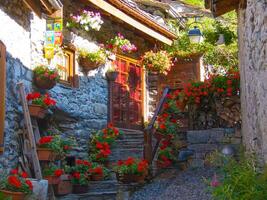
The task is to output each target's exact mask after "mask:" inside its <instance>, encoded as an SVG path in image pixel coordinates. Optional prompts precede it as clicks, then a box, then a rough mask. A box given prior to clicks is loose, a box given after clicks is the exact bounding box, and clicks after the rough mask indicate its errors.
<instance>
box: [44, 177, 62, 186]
mask: <svg viewBox="0 0 267 200" xmlns="http://www.w3.org/2000/svg"><path fill="white" fill-rule="evenodd" d="M44 179H46V180H48V184H49V185H57V184H59V183H60V177H57V176H45V177H44Z"/></svg>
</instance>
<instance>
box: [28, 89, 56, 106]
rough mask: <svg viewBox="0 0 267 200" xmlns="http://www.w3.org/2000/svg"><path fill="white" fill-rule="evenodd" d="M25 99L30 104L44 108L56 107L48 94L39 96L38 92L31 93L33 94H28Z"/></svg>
mask: <svg viewBox="0 0 267 200" xmlns="http://www.w3.org/2000/svg"><path fill="white" fill-rule="evenodd" d="M26 99H27V100H28V102H30V103H31V104H34V105H39V106H42V107H44V108H48V107H50V106H55V105H56V101H55V100H54V99H52V98H51V97H50V96H49V94H45V95H41V94H40V93H39V92H33V93H29V94H28V95H27V96H26Z"/></svg>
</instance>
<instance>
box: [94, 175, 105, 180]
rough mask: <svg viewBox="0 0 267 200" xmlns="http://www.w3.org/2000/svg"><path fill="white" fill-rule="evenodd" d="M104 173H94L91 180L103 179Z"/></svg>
mask: <svg viewBox="0 0 267 200" xmlns="http://www.w3.org/2000/svg"><path fill="white" fill-rule="evenodd" d="M103 178H104V177H103V175H98V174H94V175H91V180H92V181H101V180H103Z"/></svg>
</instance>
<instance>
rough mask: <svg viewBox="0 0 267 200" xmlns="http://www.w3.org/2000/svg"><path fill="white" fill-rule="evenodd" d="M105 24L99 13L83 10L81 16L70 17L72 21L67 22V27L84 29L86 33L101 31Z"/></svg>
mask: <svg viewBox="0 0 267 200" xmlns="http://www.w3.org/2000/svg"><path fill="white" fill-rule="evenodd" d="M103 23H104V22H103V20H102V19H101V15H100V13H99V12H92V11H88V10H83V11H82V13H81V14H78V15H73V14H72V15H71V16H70V20H69V21H68V22H67V27H68V28H73V27H75V28H82V29H83V30H85V31H90V30H95V31H99V30H100V28H101V25H102V24H103Z"/></svg>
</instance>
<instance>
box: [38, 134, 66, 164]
mask: <svg viewBox="0 0 267 200" xmlns="http://www.w3.org/2000/svg"><path fill="white" fill-rule="evenodd" d="M66 142H68V139H64V138H62V137H60V136H59V135H55V136H44V137H42V138H40V140H39V141H38V143H37V153H38V158H39V160H46V161H48V160H50V161H51V160H55V159H56V158H60V159H64V158H65V156H66V154H67V152H68V151H69V150H70V149H71V146H70V145H66Z"/></svg>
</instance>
